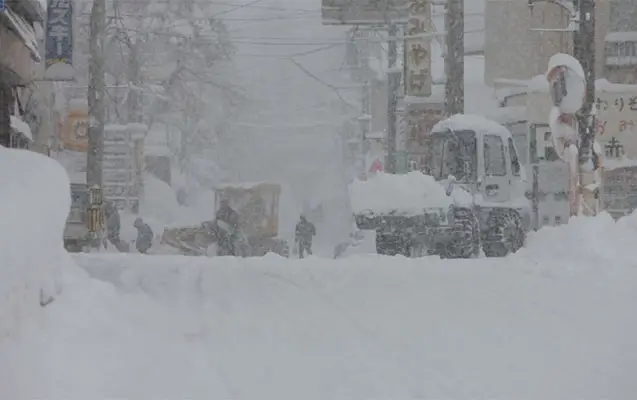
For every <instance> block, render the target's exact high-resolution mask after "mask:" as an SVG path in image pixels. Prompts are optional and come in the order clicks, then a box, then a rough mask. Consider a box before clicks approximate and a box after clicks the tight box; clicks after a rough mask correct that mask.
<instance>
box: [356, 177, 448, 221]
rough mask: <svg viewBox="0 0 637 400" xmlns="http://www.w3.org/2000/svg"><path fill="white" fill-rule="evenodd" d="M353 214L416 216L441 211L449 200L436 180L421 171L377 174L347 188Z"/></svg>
mask: <svg viewBox="0 0 637 400" xmlns="http://www.w3.org/2000/svg"><path fill="white" fill-rule="evenodd" d="M349 194H350V201H351V204H352V211H354V213H357V214H359V213H374V214H395V215H419V214H422V213H423V210H425V209H426V208H434V207H435V208H444V209H445V210H446V209H447V208H448V207H449V206H450V205H451V203H452V200H451V198H450V197H448V196H447V195H446V193H445V189H444V187H443V186H442V185H440V184H439V183H438V182H436V180H435V179H434V178H433V177H432V176H429V175H425V174H423V173H422V172H420V171H412V172H409V173H407V174H405V175H392V174H386V173H383V172H379V173H377V174H376V175H375V176H373V177H371V178H370V179H368V180H366V181H361V180H358V179H357V180H354V182H352V183H351V184H350V185H349Z"/></svg>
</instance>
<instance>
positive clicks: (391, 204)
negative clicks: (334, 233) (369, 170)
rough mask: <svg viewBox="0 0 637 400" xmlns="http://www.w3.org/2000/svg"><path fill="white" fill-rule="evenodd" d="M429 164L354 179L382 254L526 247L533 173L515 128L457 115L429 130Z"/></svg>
mask: <svg viewBox="0 0 637 400" xmlns="http://www.w3.org/2000/svg"><path fill="white" fill-rule="evenodd" d="M426 148H427V154H426V155H425V156H424V157H423V158H424V165H423V169H424V170H423V171H420V172H419V171H413V172H410V173H409V174H407V175H402V176H401V175H385V174H379V175H377V176H376V177H373V178H372V179H370V180H369V181H367V182H361V181H357V182H354V183H353V184H352V185H351V186H350V195H351V198H352V207H353V209H354V210H353V211H354V214H355V219H356V224H357V225H358V227H359V229H363V230H375V231H376V249H377V252H378V253H379V254H386V255H395V254H402V255H405V256H421V255H425V254H438V255H440V256H443V257H449V258H469V257H473V256H476V255H478V254H479V252H480V249H482V250H483V251H484V253H485V255H486V256H488V257H503V256H506V255H507V254H510V253H514V252H516V251H517V250H519V249H520V248H521V247H522V246H523V244H524V240H525V237H526V234H527V232H528V231H529V230H530V228H531V205H530V202H529V200H528V199H527V198H526V197H525V188H526V183H525V180H526V177H525V171H524V167H523V165H522V164H521V163H520V161H519V158H518V153H517V149H516V147H515V144H514V142H513V139H512V136H511V133H510V132H509V131H508V130H507V129H506V128H504V127H503V126H502V125H500V124H498V123H496V122H494V121H491V120H489V119H486V118H484V117H481V116H473V115H455V116H452V117H450V118H448V119H446V120H443V121H441V122H439V123H438V124H436V125H435V126H434V128H433V129H432V132H431V134H430V135H429V136H428V137H427V145H426Z"/></svg>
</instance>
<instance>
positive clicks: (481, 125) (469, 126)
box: [431, 114, 511, 137]
mask: <svg viewBox="0 0 637 400" xmlns="http://www.w3.org/2000/svg"><path fill="white" fill-rule="evenodd" d="M446 130H454V131H463V130H472V131H482V132H489V133H496V134H499V135H502V136H506V137H509V136H511V133H510V132H509V130H508V129H507V128H505V127H504V126H502V125H500V124H498V123H497V122H495V121H493V120H491V119H489V118H486V117H483V116H482V115H472V114H456V115H452V116H451V117H449V118H447V119H445V120H442V121H440V122H438V123H437V124H436V125H435V126H434V127H433V129H432V130H431V131H432V132H444V131H446Z"/></svg>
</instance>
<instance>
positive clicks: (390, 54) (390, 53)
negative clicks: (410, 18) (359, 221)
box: [387, 23, 400, 174]
mask: <svg viewBox="0 0 637 400" xmlns="http://www.w3.org/2000/svg"><path fill="white" fill-rule="evenodd" d="M387 34H388V36H389V38H388V39H389V43H388V49H387V61H388V65H387V66H388V67H389V70H388V80H387V95H388V96H387V97H388V98H387V172H389V173H390V174H395V173H396V107H397V103H398V93H397V92H398V86H399V85H400V75H399V74H400V71H396V61H397V58H398V48H397V47H398V46H397V44H398V41H397V37H396V36H397V35H398V26H397V25H396V24H393V23H390V24H389V29H388V30H387Z"/></svg>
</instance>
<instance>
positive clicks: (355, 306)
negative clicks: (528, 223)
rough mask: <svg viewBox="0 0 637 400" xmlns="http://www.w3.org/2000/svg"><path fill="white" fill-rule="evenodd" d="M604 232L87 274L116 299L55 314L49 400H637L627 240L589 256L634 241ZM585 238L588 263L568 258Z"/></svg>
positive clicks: (85, 264)
mask: <svg viewBox="0 0 637 400" xmlns="http://www.w3.org/2000/svg"><path fill="white" fill-rule="evenodd" d="M593 222H595V224H591V221H575V222H574V225H573V227H572V228H570V229H567V228H560V229H554V230H548V231H547V232H546V234H545V235H543V237H541V238H540V237H537V236H536V237H532V238H531V240H530V241H529V242H530V244H529V248H528V249H526V250H524V251H523V252H521V253H520V254H518V255H515V256H513V257H510V258H506V259H479V260H465V261H448V260H445V261H442V260H439V259H437V258H424V259H420V260H409V259H404V258H400V257H399V258H386V257H377V256H375V255H367V256H353V257H350V258H347V259H344V260H338V261H335V260H328V259H319V258H313V259H306V260H285V259H281V258H279V257H275V256H271V257H265V258H263V259H233V258H187V257H172V256H156V257H153V256H146V257H144V256H131V255H81V256H77V257H75V258H74V259H75V261H76V262H77V264H78V265H79V266H81V267H82V268H83V269H84V270H86V271H87V272H88V273H89V274H90V276H91V277H93V278H97V279H98V280H99V281H102V282H106V283H107V284H104V285H102V284H99V285H98V284H97V283H95V282H94V284H95V285H94V287H93V289H77V292H74V293H70V294H69V295H68V296H67V297H66V298H62V299H60V300H59V303H58V304H57V306H56V307H53V308H52V310H51V318H52V321H51V322H53V326H54V328H55V332H54V334H55V335H63V336H53V337H54V338H55V341H56V342H55V343H56V348H57V349H56V351H55V353H54V354H53V355H57V356H59V357H62V355H64V364H65V365H66V371H55V372H49V374H52V375H53V376H55V377H56V378H55V379H56V380H54V381H53V383H54V384H53V385H52V386H50V387H56V385H59V382H60V380H61V381H62V382H64V381H66V380H68V379H69V377H70V376H71V377H75V376H80V377H82V378H84V376H85V374H88V378H87V379H88V381H85V382H84V388H85V390H80V393H82V394H84V395H89V394H91V395H96V394H100V395H107V394H108V395H110V396H120V398H127V399H150V398H160V397H161V398H171V399H172V398H188V399H210V398H215V399H222V398H232V399H298V398H303V399H390V398H398V399H434V398H436V399H439V398H447V399H451V398H454V399H470V398H471V399H474V398H481V399H484V398H489V399H511V398H515V399H538V398H542V399H567V398H578V399H599V398H608V399H627V398H629V397H631V396H632V394H633V393H635V392H636V391H637V382H635V380H634V379H632V373H631V372H630V371H631V366H633V365H634V364H635V362H637V353H636V352H635V351H634V350H635V347H636V346H635V337H637V336H636V335H635V334H637V323H636V322H637V320H636V318H635V314H634V311H633V310H634V304H635V303H636V301H637V292H636V291H635V288H636V287H637V286H635V283H637V269H636V265H637V261H632V260H631V259H632V257H630V254H631V253H634V252H632V251H630V249H629V248H628V249H627V248H625V247H622V246H623V245H624V243H621V240H622V239H621V237H623V235H616V236H614V237H613V240H614V241H615V243H614V244H611V245H609V246H607V247H606V249H604V252H601V251H599V250H598V249H599V247H597V248H596V247H592V246H591V244H592V243H587V241H588V240H591V241H592V240H594V235H592V230H591V228H592V227H593V225H595V226H596V227H597V228H598V229H601V230H598V232H605V233H607V234H609V232H611V231H613V232H615V231H620V229H619V228H618V227H616V226H615V224H614V223H612V221H610V220H604V219H603V217H602V218H601V219H600V220H599V221H593ZM578 223H579V225H580V226H577V225H578ZM624 225H625V226H624V227H623V229H621V231H623V234H625V233H627V232H629V231H632V229H633V227H632V225H630V224H628V223H625V224H624ZM587 230H591V232H590V234H586V231H587ZM577 231H584V233H582V232H580V233H579V234H578V238H577V242H578V243H579V244H580V245H581V246H585V247H584V248H585V249H586V250H585V256H586V257H585V258H586V259H587V260H588V262H582V261H583V260H574V259H573V258H572V257H570V256H568V255H567V253H569V252H571V251H572V250H573V248H572V247H571V248H570V249H569V248H567V247H565V248H561V246H556V245H555V244H556V239H557V238H560V241H561V242H562V243H564V244H565V245H566V246H569V243H568V241H566V243H565V240H564V236H565V233H567V232H570V233H573V232H577ZM636 232H637V231H636ZM635 237H637V235H635V236H633V239H634V238H635ZM560 254H561V255H560ZM110 285H113V286H110ZM113 287H114V288H115V290H112V288H113ZM98 288H101V289H99V290H98ZM111 290H112V291H111ZM91 292H92V293H91ZM76 302H78V303H83V304H77V303H76ZM70 303H76V304H70ZM66 308H69V309H72V310H74V311H73V313H72V314H67V311H68V310H65V309H66ZM78 310H80V311H81V312H80V313H78ZM58 318H59V319H60V320H59V321H57V322H64V324H68V326H65V325H64V324H56V323H55V322H56V321H55V320H56V319H58ZM111 318H112V319H111ZM53 355H52V356H53ZM57 361H58V362H60V361H61V360H60V359H58V360H57ZM76 374H80V375H76ZM80 387H82V386H80ZM98 389H99V392H96V390H98ZM54 393H58V392H54ZM59 393H62V392H59ZM73 393H75V392H73ZM34 394H35V393H34Z"/></svg>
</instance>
